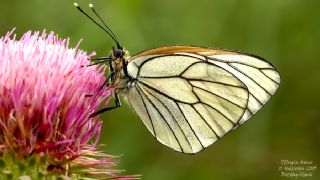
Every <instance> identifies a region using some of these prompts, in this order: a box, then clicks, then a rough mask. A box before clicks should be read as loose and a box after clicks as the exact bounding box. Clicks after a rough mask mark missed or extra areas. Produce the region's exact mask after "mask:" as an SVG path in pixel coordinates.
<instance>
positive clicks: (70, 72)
mask: <svg viewBox="0 0 320 180" xmlns="http://www.w3.org/2000/svg"><path fill="white" fill-rule="evenodd" d="M68 44H69V40H68V39H67V40H66V39H60V38H59V37H58V36H56V35H55V34H54V33H53V32H51V33H49V34H46V33H45V32H42V33H39V32H35V33H32V32H31V31H29V32H27V33H25V34H24V35H23V36H22V38H21V39H20V40H16V36H15V35H12V32H9V33H7V34H6V35H5V36H4V37H2V38H1V39H0V155H1V156H2V159H1V161H2V162H1V163H2V164H3V163H4V164H6V163H9V162H10V159H11V160H13V161H15V160H17V159H20V160H21V159H22V160H25V161H28V162H29V161H30V159H32V158H31V157H35V159H33V160H32V161H33V162H42V164H41V167H36V168H38V169H37V170H39V168H40V169H41V168H42V169H41V170H42V171H43V172H44V174H46V173H49V174H50V173H53V172H54V173H56V172H58V173H61V174H64V175H68V176H69V175H70V174H73V173H78V172H81V173H84V174H108V175H110V177H114V176H115V174H116V173H118V172H119V171H115V170H111V169H110V167H111V166H112V165H114V164H115V163H114V160H113V159H112V157H111V156H108V155H106V154H104V153H102V152H99V151H97V150H96V145H97V141H98V138H99V134H100V130H101V125H102V121H101V120H100V119H99V118H98V117H95V118H90V117H89V116H90V114H92V113H93V112H95V111H97V110H98V106H99V105H100V104H101V102H102V101H103V100H105V99H106V98H107V97H108V96H109V95H110V89H109V88H108V87H104V88H103V89H102V90H100V91H99V90H98V89H99V88H100V86H101V84H102V83H103V82H104V81H105V77H104V74H103V72H104V70H105V66H103V65H102V66H100V67H97V66H92V67H86V65H87V64H88V63H89V61H88V59H90V56H92V55H94V54H93V53H92V54H90V55H87V54H86V53H85V52H84V51H81V50H79V49H78V48H77V47H76V48H69V47H68ZM88 95H89V96H88ZM97 156H98V157H99V158H98V159H96V158H94V157H97ZM1 163H0V166H1ZM35 164H36V163H35ZM35 166H36V165H35ZM4 167H5V168H7V167H8V166H7V165H6V166H4ZM29 168H30V167H29ZM12 169H14V168H12ZM12 169H6V170H7V172H8V173H9V174H10V173H11V174H12V172H10V171H14V170H12ZM19 173H20V175H24V174H28V173H27V170H25V171H23V169H22V170H21V168H20V170H19Z"/></svg>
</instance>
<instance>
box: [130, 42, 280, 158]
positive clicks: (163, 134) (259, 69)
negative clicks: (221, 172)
mask: <svg viewBox="0 0 320 180" xmlns="http://www.w3.org/2000/svg"><path fill="white" fill-rule="evenodd" d="M186 48H189V49H190V48H191V47H186ZM151 51H152V50H151ZM155 51H157V49H155ZM222 52H226V54H223V53H222ZM127 71H128V75H129V76H130V77H131V78H132V79H133V80H132V81H133V82H134V85H133V86H132V87H131V88H129V89H128V91H126V92H127V93H126V95H127V98H128V100H129V103H130V104H131V106H132V108H133V109H134V110H135V112H136V113H137V115H138V116H139V117H140V119H141V120H142V121H143V123H144V124H145V126H146V127H147V128H148V130H149V131H150V132H151V133H152V135H153V136H155V137H156V139H157V140H158V141H160V142H161V143H162V144H164V145H166V146H169V147H171V148H173V149H175V150H177V151H180V152H183V153H189V154H192V153H196V152H199V151H201V150H203V149H204V148H206V147H208V146H210V145H211V144H213V143H214V142H215V141H217V140H218V139H220V138H221V137H222V136H224V135H225V134H226V133H228V132H229V131H231V130H233V129H235V128H236V127H238V126H239V125H240V124H241V123H243V122H245V121H246V120H247V119H249V118H250V117H251V116H252V115H253V114H254V113H255V112H256V111H258V110H259V109H260V108H261V107H262V106H263V104H265V103H266V102H267V101H268V99H269V98H270V97H271V95H272V94H274V92H275V91H276V89H277V87H278V86H279V82H280V77H279V74H278V73H277V71H276V70H275V69H274V67H273V66H271V65H270V64H269V63H267V62H265V61H263V60H261V59H259V58H256V57H254V56H249V55H245V54H240V53H236V52H230V51H221V50H219V53H217V52H216V51H215V50H210V49H207V51H204V50H203V49H202V51H199V52H194V51H192V52H189V51H181V50H180V51H177V52H174V53H173V52H169V53H166V52H163V53H159V52H157V53H155V54H153V53H149V54H148V53H145V54H143V53H142V55H140V56H139V55H138V56H136V57H133V58H132V59H129V64H128V65H127Z"/></svg>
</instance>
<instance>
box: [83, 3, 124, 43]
mask: <svg viewBox="0 0 320 180" xmlns="http://www.w3.org/2000/svg"><path fill="white" fill-rule="evenodd" d="M89 7H90V9H91V10H92V12H93V13H94V14H95V15H96V16H97V17H98V18H99V20H100V21H101V22H102V24H103V25H104V27H105V28H107V29H108V30H109V32H110V33H111V34H112V35H113V38H114V39H115V40H116V41H117V42H118V43H117V47H118V48H121V47H120V44H119V41H118V39H117V37H116V35H115V34H114V33H113V32H112V30H111V29H110V28H109V26H108V25H107V24H106V23H105V21H104V20H103V19H102V18H101V16H100V15H99V14H98V13H97V11H96V9H95V8H94V6H93V4H89Z"/></svg>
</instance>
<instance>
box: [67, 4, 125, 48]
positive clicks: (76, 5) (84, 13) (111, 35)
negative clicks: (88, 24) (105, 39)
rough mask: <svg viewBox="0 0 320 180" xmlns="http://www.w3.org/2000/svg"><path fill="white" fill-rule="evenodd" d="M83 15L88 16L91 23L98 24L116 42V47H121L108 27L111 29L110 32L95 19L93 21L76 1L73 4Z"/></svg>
mask: <svg viewBox="0 0 320 180" xmlns="http://www.w3.org/2000/svg"><path fill="white" fill-rule="evenodd" d="M73 5H74V6H75V7H76V8H77V9H78V10H79V11H80V12H81V13H82V14H83V15H85V16H86V17H87V18H89V19H90V20H91V21H92V22H93V23H95V24H96V25H97V26H99V27H100V28H101V29H102V30H103V31H104V32H106V33H107V34H108V35H109V36H110V37H111V38H112V40H113V41H114V42H115V43H116V44H117V47H118V48H121V46H120V44H119V42H118V40H117V39H116V37H115V36H114V34H113V33H112V31H111V30H110V28H108V30H110V31H111V33H110V32H109V31H108V30H107V29H105V28H104V27H103V26H101V25H100V24H99V23H97V21H95V20H94V19H93V18H92V17H91V16H89V15H88V14H87V13H86V12H84V11H83V10H82V9H81V8H80V6H79V5H78V3H74V4H73Z"/></svg>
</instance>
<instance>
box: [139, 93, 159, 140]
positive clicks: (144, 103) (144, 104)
mask: <svg viewBox="0 0 320 180" xmlns="http://www.w3.org/2000/svg"><path fill="white" fill-rule="evenodd" d="M136 91H137V92H138V94H139V96H140V97H141V100H142V102H143V106H144V108H145V109H146V111H147V114H148V117H149V119H150V122H151V126H152V130H153V133H154V137H157V135H156V131H155V129H154V124H153V121H152V118H151V116H150V113H149V110H148V108H147V106H146V102H144V98H143V97H142V94H141V92H140V91H138V90H137V88H136Z"/></svg>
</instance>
